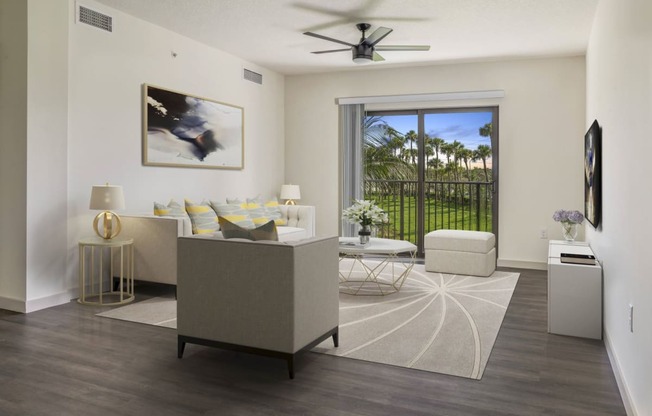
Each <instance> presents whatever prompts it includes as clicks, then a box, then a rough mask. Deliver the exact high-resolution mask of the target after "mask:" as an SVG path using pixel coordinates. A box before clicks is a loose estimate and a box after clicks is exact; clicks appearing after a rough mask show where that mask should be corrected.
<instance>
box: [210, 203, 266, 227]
mask: <svg viewBox="0 0 652 416" xmlns="http://www.w3.org/2000/svg"><path fill="white" fill-rule="evenodd" d="M210 204H211V206H212V207H213V209H214V210H215V213H217V215H218V216H220V217H223V218H225V219H226V220H228V221H230V222H232V223H234V224H237V225H239V226H240V227H242V228H247V229H252V228H255V227H256V225H255V224H254V222H253V220H252V219H251V217H250V216H249V211H248V210H247V209H246V208H245V207H243V206H242V205H243V204H242V203H240V204H222V203H219V202H216V201H211V202H210Z"/></svg>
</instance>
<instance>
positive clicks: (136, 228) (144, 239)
mask: <svg viewBox="0 0 652 416" xmlns="http://www.w3.org/2000/svg"><path fill="white" fill-rule="evenodd" d="M120 219H121V221H122V233H121V236H124V237H127V238H133V239H134V279H136V280H144V281H148V282H158V283H167V284H173V285H175V284H177V238H178V237H181V236H183V235H184V234H185V233H186V232H187V227H188V225H187V224H186V223H185V222H186V221H189V220H187V219H184V218H176V217H157V216H154V215H121V216H120ZM191 233H192V231H191Z"/></svg>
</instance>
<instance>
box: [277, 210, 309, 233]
mask: <svg viewBox="0 0 652 416" xmlns="http://www.w3.org/2000/svg"><path fill="white" fill-rule="evenodd" d="M279 208H280V210H281V213H282V214H283V219H285V221H286V222H287V225H288V226H290V227H297V228H303V229H304V230H306V238H309V237H314V236H315V207H314V206H311V205H279Z"/></svg>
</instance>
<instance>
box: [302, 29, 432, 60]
mask: <svg viewBox="0 0 652 416" xmlns="http://www.w3.org/2000/svg"><path fill="white" fill-rule="evenodd" d="M355 27H357V28H358V30H359V31H361V32H362V38H360V42H359V43H358V44H357V45H354V44H352V43H349V42H345V41H342V40H338V39H333V38H329V37H328V36H324V35H319V34H317V33H313V32H304V35H307V36H312V37H314V38H319V39H324V40H328V41H331V42H335V43H340V44H342V45H346V46H348V48H344V49H330V50H326V51H315V52H312V53H316V54H321V53H331V52H344V51H351V53H352V54H353V62H355V63H357V64H362V63H368V62H372V61H374V62H378V61H384V60H385V58H383V57H382V56H380V55H379V54H378V52H376V51H429V50H430V46H429V45H378V46H376V45H377V44H378V42H380V41H381V40H383V39H384V38H385V36H387V35H389V34H390V33H391V32H392V29H389V28H387V27H379V28H378V29H376V30H375V31H374V32H373V33H372V34H371V35H369V36H368V37H365V34H366V32H367V30H369V28H371V25H370V24H369V23H358V24H357V25H355Z"/></svg>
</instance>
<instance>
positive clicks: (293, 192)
mask: <svg viewBox="0 0 652 416" xmlns="http://www.w3.org/2000/svg"><path fill="white" fill-rule="evenodd" d="M281 199H286V200H287V201H285V205H296V202H295V200H299V199H301V189H300V188H299V185H282V186H281Z"/></svg>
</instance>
